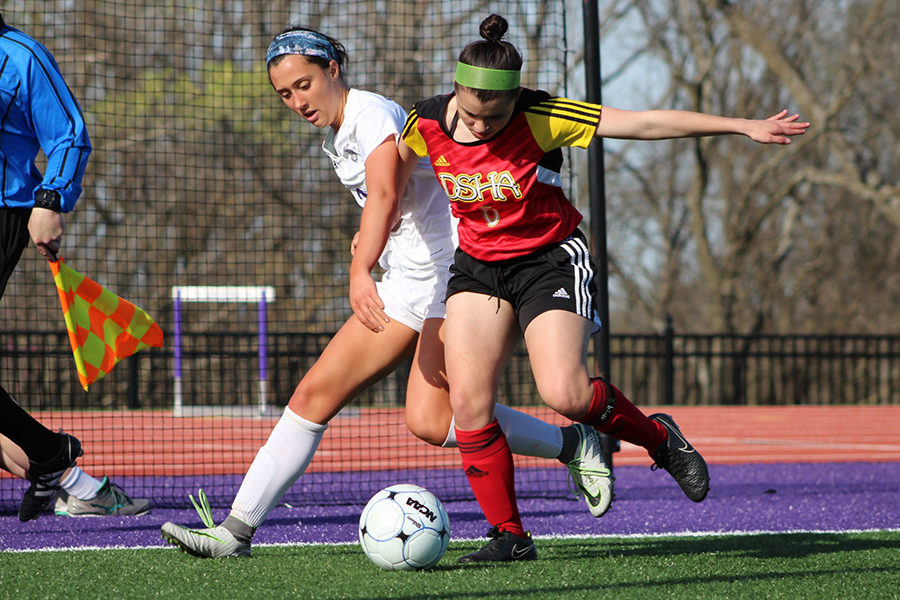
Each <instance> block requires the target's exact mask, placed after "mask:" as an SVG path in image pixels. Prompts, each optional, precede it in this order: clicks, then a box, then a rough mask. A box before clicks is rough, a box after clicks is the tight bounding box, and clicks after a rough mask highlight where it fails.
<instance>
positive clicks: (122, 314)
mask: <svg viewBox="0 0 900 600" xmlns="http://www.w3.org/2000/svg"><path fill="white" fill-rule="evenodd" d="M50 270H51V271H53V279H54V281H56V290H57V291H58V292H59V301H60V304H62V310H63V317H64V318H65V321H66V329H67V330H68V332H69V341H70V342H71V343H72V353H73V354H74V356H75V368H76V369H77V370H78V379H79V380H80V381H81V385H82V387H84V389H85V391H87V389H88V386H89V385H90V384H91V383H93V382H95V381H97V380H98V379H100V378H101V377H103V376H104V375H106V374H107V373H109V372H110V371H111V370H112V368H113V366H115V364H116V363H117V362H119V361H120V360H122V359H123V358H126V357H128V356H131V355H132V354H134V353H135V352H138V351H140V350H143V349H144V348H147V347H148V346H157V347H158V346H162V345H163V332H162V329H160V327H159V325H157V324H156V322H155V321H154V320H153V319H152V318H150V316H149V315H148V314H147V313H146V312H144V311H143V309H141V308H139V307H137V306H135V305H134V304H132V303H131V302H128V301H127V300H124V299H122V298H120V297H118V296H116V295H115V294H113V293H112V292H110V291H109V290H107V289H105V288H104V287H103V286H101V285H100V284H99V283H97V282H96V281H93V280H91V279H89V278H87V277H85V276H84V275H82V274H81V273H79V272H78V271H76V270H74V269H72V268H71V267H69V266H67V265H66V264H65V262H64V261H63V259H62V258H60V259H59V260H57V261H56V262H51V263H50Z"/></svg>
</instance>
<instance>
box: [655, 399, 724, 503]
mask: <svg viewBox="0 0 900 600" xmlns="http://www.w3.org/2000/svg"><path fill="white" fill-rule="evenodd" d="M650 420H651V421H656V422H657V423H659V424H660V425H662V426H663V427H665V428H666V432H667V433H668V438H667V439H666V441H664V442H663V443H662V444H660V445H659V448H657V449H656V454H654V455H653V460H655V461H656V464H655V465H653V467H651V468H656V467H662V468H663V469H665V470H666V471H668V472H669V474H670V475H671V476H672V478H673V479H675V481H677V482H678V485H680V486H681V490H682V491H683V492H684V494H685V495H686V496H687V497H688V498H690V499H691V500H693V501H694V502H702V501H703V499H704V498H706V493H707V492H709V469H707V467H706V461H705V460H703V457H702V456H700V453H699V452H697V451H696V450H694V447H693V446H691V444H690V442H688V441H687V440H686V439H685V437H684V435H682V433H681V430H680V429H678V425H676V424H675V420H674V419H673V418H672V417H671V416H670V415H666V414H663V413H657V414H655V415H650Z"/></svg>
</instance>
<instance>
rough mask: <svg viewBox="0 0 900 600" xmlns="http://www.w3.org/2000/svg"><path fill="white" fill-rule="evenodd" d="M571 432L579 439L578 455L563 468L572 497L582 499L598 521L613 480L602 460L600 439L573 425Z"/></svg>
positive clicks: (586, 428) (606, 507)
mask: <svg viewBox="0 0 900 600" xmlns="http://www.w3.org/2000/svg"><path fill="white" fill-rule="evenodd" d="M575 428H576V429H577V430H578V434H579V437H580V438H581V441H580V443H579V445H578V454H576V455H575V458H574V459H572V460H571V461H570V462H569V463H568V465H566V466H568V467H569V473H570V474H571V475H572V481H573V482H574V483H575V488H576V490H577V491H576V495H579V496H582V497H583V498H584V500H585V502H586V503H587V505H588V510H589V511H591V514H592V515H594V516H595V517H602V516H603V515H604V514H605V513H606V511H608V510H609V505H610V504H611V503H612V499H613V496H614V494H613V482H614V481H615V479H616V478H615V477H613V475H612V472H611V471H610V470H609V468H608V467H607V466H606V462H604V460H603V449H602V447H601V445H600V436H599V435H597V432H596V431H595V430H594V428H593V427H589V426H587V425H584V424H583V423H575Z"/></svg>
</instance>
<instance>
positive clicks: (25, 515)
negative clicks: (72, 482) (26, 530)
mask: <svg viewBox="0 0 900 600" xmlns="http://www.w3.org/2000/svg"><path fill="white" fill-rule="evenodd" d="M79 456H81V442H79V441H78V438H76V437H75V436H72V435H69V434H68V433H63V434H62V447H61V448H60V450H59V453H58V454H57V455H56V456H54V457H53V458H51V459H50V460H48V461H47V462H45V463H34V462H30V461H29V467H28V473H27V476H28V480H29V481H31V485H30V486H28V489H27V490H25V496H24V497H23V498H22V504H21V505H20V506H19V520H20V521H30V520H32V519H36V518H37V517H39V516H40V514H41V513H42V512H43V511H44V510H45V509H46V508H47V507H48V506H50V503H51V502H52V501H53V498H54V497H55V496H56V491H57V490H58V489H59V480H60V479H62V476H63V474H64V473H65V472H66V471H67V470H68V469H69V468H70V467H72V466H74V465H75V461H76V460H77V459H78V457H79Z"/></svg>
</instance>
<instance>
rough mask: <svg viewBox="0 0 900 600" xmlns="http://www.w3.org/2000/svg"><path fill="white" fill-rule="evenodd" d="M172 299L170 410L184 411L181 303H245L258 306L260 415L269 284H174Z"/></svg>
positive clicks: (178, 413) (263, 397)
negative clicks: (172, 361) (173, 378)
mask: <svg viewBox="0 0 900 600" xmlns="http://www.w3.org/2000/svg"><path fill="white" fill-rule="evenodd" d="M172 299H173V301H174V320H175V324H174V336H173V337H174V338H175V339H174V346H175V349H174V356H175V367H174V370H173V372H174V377H175V399H174V406H173V413H174V415H175V416H176V417H180V416H183V415H185V414H186V412H191V411H186V408H187V407H185V406H184V397H183V390H182V384H181V381H182V340H181V333H182V332H181V305H182V303H185V302H197V303H199V302H205V303H245V304H252V303H255V304H256V305H257V307H258V308H257V352H258V358H259V362H258V390H259V399H258V402H257V408H258V412H259V414H260V415H263V414H265V413H266V409H267V408H268V400H267V397H266V396H267V393H268V373H267V367H266V351H267V346H268V337H267V333H268V332H267V313H266V305H267V304H268V303H269V302H274V301H275V288H274V287H272V286H246V285H240V286H238V285H176V286H172Z"/></svg>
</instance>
